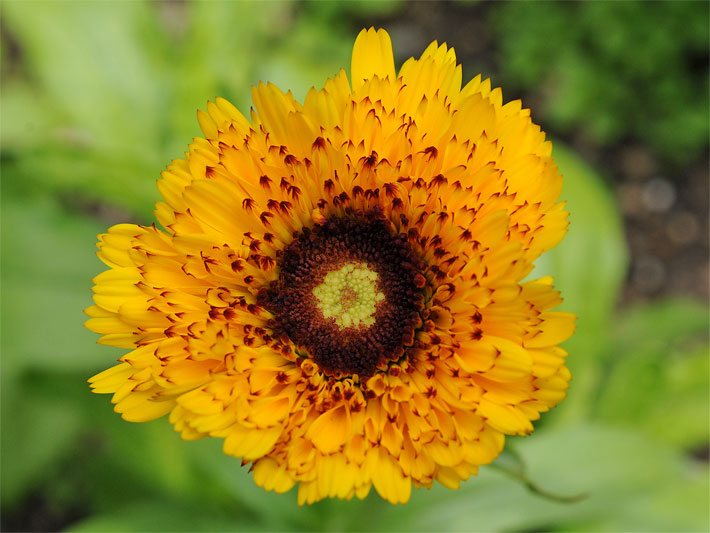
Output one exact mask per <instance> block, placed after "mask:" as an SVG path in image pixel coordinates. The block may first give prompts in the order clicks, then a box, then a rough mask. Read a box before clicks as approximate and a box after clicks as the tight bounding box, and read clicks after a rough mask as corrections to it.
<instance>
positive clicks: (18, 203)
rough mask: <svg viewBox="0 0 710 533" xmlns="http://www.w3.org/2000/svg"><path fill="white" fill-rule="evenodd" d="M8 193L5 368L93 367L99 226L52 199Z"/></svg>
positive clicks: (5, 202) (4, 242)
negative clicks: (91, 310) (89, 310)
mask: <svg viewBox="0 0 710 533" xmlns="http://www.w3.org/2000/svg"><path fill="white" fill-rule="evenodd" d="M5 177H6V178H7V179H10V180H12V179H19V178H18V177H14V176H10V175H9V174H8V175H6V176H5ZM3 193H4V194H3V196H2V224H3V239H2V256H3V269H2V286H3V299H2V316H3V320H2V324H1V325H0V327H1V330H2V339H1V341H0V342H1V345H2V353H3V364H4V365H5V367H17V368H25V367H30V366H33V367H40V368H44V369H50V368H51V369H75V370H76V369H79V370H86V369H87V368H91V367H92V366H93V364H94V363H93V362H94V361H95V357H96V353H97V349H96V344H95V343H96V336H95V335H94V334H93V333H90V332H89V331H88V330H86V329H85V328H84V326H83V323H84V320H85V319H86V317H85V316H84V315H83V312H82V311H83V309H84V308H85V307H87V306H88V305H90V303H91V291H90V289H91V278H92V277H94V276H95V275H96V274H97V273H98V272H99V271H100V270H101V266H100V263H99V261H98V259H97V258H96V257H95V254H94V251H95V246H94V243H95V241H96V234H97V233H98V232H99V231H101V230H102V226H101V224H99V223H97V222H96V221H94V220H91V219H89V218H88V217H84V216H77V215H72V214H70V213H69V212H67V211H66V210H65V209H63V208H62V207H60V206H59V205H57V203H56V202H55V201H53V200H50V199H40V198H37V197H31V196H30V197H28V196H24V197H23V196H20V195H19V194H17V195H16V193H13V192H12V191H8V188H7V186H5V187H4V188H3ZM9 228H12V231H7V229H9ZM108 351H110V350H107V351H105V352H104V353H108Z"/></svg>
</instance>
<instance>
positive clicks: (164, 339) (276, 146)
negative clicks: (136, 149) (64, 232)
mask: <svg viewBox="0 0 710 533" xmlns="http://www.w3.org/2000/svg"><path fill="white" fill-rule="evenodd" d="M253 99H254V106H255V111H254V112H253V113H252V116H251V120H248V119H247V118H245V117H244V116H243V115H242V114H241V113H240V112H239V111H238V110H237V109H236V108H235V107H234V106H233V105H232V104H230V103H229V102H227V101H226V100H223V99H221V98H218V99H217V100H216V102H214V103H212V102H210V103H209V104H208V106H207V112H202V111H200V112H198V120H199V122H200V125H201V127H202V131H203V132H204V135H205V137H204V138H201V139H196V140H195V141H194V142H193V144H191V145H190V150H189V152H188V153H187V156H186V158H185V159H183V160H177V161H174V162H173V163H172V164H171V165H170V166H169V167H168V169H167V170H166V171H165V172H163V174H162V176H161V179H160V181H159V182H158V186H159V189H160V192H161V194H162V197H163V199H162V201H161V202H159V203H158V204H157V206H156V216H157V218H158V221H159V222H160V224H161V225H162V227H163V228H164V229H158V228H156V227H155V226H150V227H143V226H136V225H132V224H122V225H118V226H114V227H113V228H111V229H110V230H109V232H108V233H107V234H105V235H101V236H100V237H99V250H100V251H99V256H100V257H101V259H102V260H103V261H104V262H105V263H106V264H107V265H108V266H109V270H107V271H106V272H104V273H102V274H100V275H99V276H97V277H96V279H95V280H94V281H95V283H96V285H95V288H94V293H95V294H94V301H95V305H93V306H92V307H90V308H89V309H88V310H87V313H88V315H89V316H90V317H91V318H90V320H89V321H88V322H87V326H88V327H89V328H90V329H91V330H93V331H95V332H97V333H100V334H102V337H101V342H102V343H104V344H109V345H112V346H118V347H121V348H125V349H127V350H130V352H128V353H127V354H126V355H124V356H123V357H122V358H121V362H120V364H118V365H117V366H114V367H113V368H110V369H108V370H106V371H104V372H102V373H100V374H98V375H97V376H94V377H93V378H92V379H91V380H90V381H91V385H92V388H93V390H94V391H95V392H98V393H111V394H113V403H115V409H116V411H117V412H119V413H121V415H122V416H123V417H124V418H125V419H126V420H130V421H136V422H142V421H146V420H152V419H154V418H157V417H160V416H163V415H166V414H169V415H170V422H171V423H172V424H173V425H174V426H175V428H176V430H177V431H179V432H180V433H181V435H182V437H183V438H185V439H197V438H201V437H205V436H212V437H219V438H223V439H224V452H225V453H227V454H229V455H234V456H236V457H240V458H241V459H242V460H243V461H245V462H249V463H252V465H253V466H252V470H253V474H254V480H255V481H256V483H257V484H258V485H260V486H262V487H264V488H265V489H267V490H275V491H277V492H283V491H287V490H289V489H290V488H292V487H293V486H294V485H295V484H298V500H299V502H301V503H311V502H315V501H317V500H319V499H321V498H325V497H337V498H351V497H353V496H357V497H358V498H364V497H365V496H366V495H367V494H368V492H369V491H370V489H371V487H372V486H374V487H375V489H376V490H377V492H378V493H379V494H380V495H381V496H382V497H383V498H385V499H386V500H388V501H390V502H392V503H403V502H406V501H407V500H408V499H409V497H410V492H411V487H412V485H415V486H426V487H428V486H431V484H432V483H433V482H434V480H438V481H439V482H440V483H442V484H443V485H445V486H447V487H452V488H455V487H458V485H459V483H460V482H461V481H462V480H465V479H467V478H468V477H469V476H471V475H472V474H475V473H476V472H477V470H478V467H479V465H483V464H486V463H490V462H491V461H493V459H495V458H496V456H497V455H498V454H499V453H500V452H501V450H502V449H503V445H504V440H505V435H525V434H528V433H530V432H532V430H533V426H532V421H534V420H537V419H538V418H539V416H540V413H541V412H544V411H547V410H548V409H550V408H551V407H553V406H554V405H555V404H557V403H558V402H559V401H560V400H561V399H562V398H563V397H564V395H565V390H566V389H567V383H568V381H569V379H570V373H569V371H568V370H567V368H566V367H565V357H566V355H567V354H566V352H565V351H564V350H563V349H562V348H560V347H559V346H558V345H559V344H560V343H561V342H562V341H564V340H565V339H566V338H568V337H569V336H570V334H571V333H572V331H573V327H574V325H573V322H574V317H573V316H572V315H570V314H567V313H561V312H555V311H551V309H552V308H554V307H555V306H556V305H558V304H559V303H560V301H561V299H560V296H559V294H558V293H557V292H556V291H555V290H554V289H553V288H552V280H551V279H550V278H543V279H538V280H532V281H523V280H524V279H525V278H526V276H527V275H528V274H529V273H530V271H531V269H532V266H533V262H534V260H535V259H536V258H537V257H538V256H539V255H540V254H541V253H543V252H544V251H546V250H548V249H550V248H551V247H553V246H554V245H555V244H557V242H558V241H559V240H560V239H561V238H562V237H563V235H564V233H565V230H566V227H567V213H566V212H565V210H564V207H563V205H562V204H561V203H559V202H558V196H559V194H560V189H561V185H562V179H561V177H560V175H559V173H558V171H557V168H556V167H555V165H554V163H553V161H552V159H551V151H552V146H551V144H550V142H549V141H546V140H545V135H544V133H542V132H541V130H540V128H539V127H538V126H536V125H534V124H533V123H532V121H531V120H530V113H529V111H528V110H525V109H522V107H521V104H520V102H519V101H514V102H510V103H508V104H505V105H503V102H502V95H501V91H500V89H494V90H491V88H490V83H489V81H488V80H485V81H482V80H481V78H480V76H479V77H476V78H474V79H473V80H472V81H470V82H469V83H468V84H467V85H466V86H464V87H463V88H462V87H461V67H460V66H458V65H457V64H456V59H455V56H454V51H453V50H452V49H449V48H447V47H446V45H441V46H439V45H438V44H437V43H436V42H434V43H432V44H431V45H430V46H429V47H428V48H427V49H426V50H425V51H424V53H423V54H422V56H421V58H419V59H409V60H408V61H406V62H405V63H404V65H403V66H402V67H401V69H400V70H399V72H397V71H395V67H394V60H393V55H392V47H391V43H390V38H389V36H388V35H387V33H386V32H384V31H383V30H378V31H375V30H373V29H370V30H367V31H362V32H361V33H360V35H359V36H358V38H357V40H356V41H355V46H354V49H353V58H352V70H351V79H350V80H348V77H347V75H346V74H345V72H344V71H341V72H340V73H339V74H338V75H336V76H335V77H334V78H332V79H329V80H327V81H326V83H325V86H324V88H323V89H321V90H315V89H312V90H311V91H310V92H309V93H308V95H307V97H306V99H305V102H304V103H302V104H301V103H299V102H297V101H295V100H294V99H293V98H292V96H291V95H290V93H283V92H281V91H280V90H279V89H278V88H276V87H275V86H273V85H270V84H268V85H262V84H260V85H259V86H258V87H256V88H255V89H254V91H253Z"/></svg>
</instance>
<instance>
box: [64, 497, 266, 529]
mask: <svg viewBox="0 0 710 533" xmlns="http://www.w3.org/2000/svg"><path fill="white" fill-rule="evenodd" d="M260 525H261V524H260V523H259V521H258V520H254V519H253V517H249V516H246V517H245V516H239V515H237V514H234V515H229V514H227V513H225V512H215V510H214V509H210V508H209V507H205V506H204V505H190V504H189V503H186V502H182V501H176V502H141V503H134V504H131V505H126V506H121V507H119V508H117V509H114V510H112V511H111V512H107V513H104V514H99V515H96V516H93V517H91V518H88V519H86V520H83V521H81V522H79V523H78V524H75V525H74V526H72V527H70V528H69V529H68V531H76V532H79V531H87V532H89V531H92V532H93V531H106V532H109V531H115V532H119V533H123V532H129V531H135V532H141V531H237V530H238V531H254V530H256V529H259V527H260Z"/></svg>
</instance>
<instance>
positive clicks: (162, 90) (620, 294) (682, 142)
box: [0, 0, 710, 531]
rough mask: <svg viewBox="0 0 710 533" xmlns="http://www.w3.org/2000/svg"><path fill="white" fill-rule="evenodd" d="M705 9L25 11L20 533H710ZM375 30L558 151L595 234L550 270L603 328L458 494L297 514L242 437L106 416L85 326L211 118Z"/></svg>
mask: <svg viewBox="0 0 710 533" xmlns="http://www.w3.org/2000/svg"><path fill="white" fill-rule="evenodd" d="M709 5H710V4H708V3H707V2H589V3H573V2H559V3H558V2H554V3H543V2H536V3H525V2H511V3H507V2H496V3H484V2H475V1H456V2H448V1H447V2H406V1H392V0H387V1H381V2H365V1H355V2H349V1H343V2H327V1H320V2H286V3H284V2H183V1H174V2H168V1H154V2H150V3H147V2H51V3H45V2H39V1H37V2H21V1H13V0H6V1H5V2H3V3H2V5H1V6H0V45H1V50H0V51H1V60H2V63H1V66H0V81H1V83H2V92H1V100H0V105H1V109H0V112H1V115H0V120H1V122H0V143H1V144H0V157H1V161H2V322H1V326H2V362H1V372H0V375H1V381H0V386H1V394H2V396H1V419H0V421H1V424H2V430H1V433H0V439H1V440H0V446H1V448H0V451H1V452H2V463H1V470H0V473H1V481H2V485H1V502H0V503H1V511H2V512H1V523H0V529H2V530H3V531H47V530H69V531H150V530H155V531H158V530H161V531H168V530H176V531H177V530H210V531H220V530H252V531H253V530H338V531H344V530H352V531H356V530H382V531H393V530H397V531H444V530H451V531H482V530H485V531H488V530H496V531H534V530H587V531H589V530H626V531H649V530H673V531H708V529H710V516H709V515H710V509H709V505H710V504H709V503H708V502H709V501H710V487H709V483H710V481H709V473H708V440H709V431H710V429H709V424H710V412H709V410H710V407H709V405H710V402H709V400H710V398H709V394H710V388H709V384H710V361H709V358H708V297H709V294H708V293H709V290H708V287H709V282H708V276H709V271H708V125H709V118H710V117H709V115H708V27H709V18H708V17H709V14H708V10H709ZM370 25H376V26H382V27H385V28H386V29H388V31H389V32H390V34H391V36H392V39H393V42H394V48H395V54H396V57H397V61H398V64H401V62H402V61H403V60H404V59H406V58H407V57H409V56H412V55H417V56H418V55H419V54H420V53H421V51H422V50H423V49H424V47H425V46H426V45H427V44H428V43H429V42H430V41H432V40H435V39H436V40H439V41H440V42H443V41H445V42H447V43H448V44H449V45H451V46H454V47H455V49H456V52H457V55H458V59H459V61H460V62H461V63H462V64H463V68H464V78H465V79H468V78H470V77H472V76H474V75H475V74H477V73H479V72H482V73H483V74H484V75H485V76H490V77H491V78H492V80H493V84H494V86H502V87H503V94H504V97H505V99H506V100H512V99H516V98H522V99H523V103H524V105H525V106H526V107H531V108H532V110H533V118H534V120H535V121H536V122H537V123H539V124H541V125H542V127H543V129H544V130H545V131H547V132H548V134H549V135H550V137H551V138H552V139H553V140H554V142H555V149H554V150H555V152H554V153H555V159H556V161H557V162H558V164H559V166H560V168H561V169H562V172H563V174H564V175H565V190H564V197H565V199H566V200H567V201H568V206H569V210H570V212H571V222H572V225H571V228H570V232H569V235H568V237H567V238H566V240H565V241H564V242H563V244H562V245H561V246H559V247H558V248H557V249H555V250H554V251H553V252H551V253H549V254H547V255H546V256H545V257H544V258H543V259H542V260H541V261H540V264H539V265H538V271H537V273H538V274H547V273H551V274H553V275H554V276H555V277H556V282H557V285H558V286H559V287H560V288H561V290H562V293H563V295H564V297H565V304H564V308H565V309H568V310H571V311H574V312H576V313H577V314H578V315H579V327H578V332H577V334H576V336H575V337H574V338H573V339H572V340H570V341H569V342H568V343H567V345H566V346H567V348H568V349H569V351H570V352H571V357H570V359H569V364H570V367H571V369H572V371H573V374H574V381H573V383H572V386H571V389H570V393H569V397H568V399H567V400H566V401H565V402H563V403H562V405H561V406H560V407H558V408H557V409H555V410H554V411H553V412H551V413H549V414H548V415H547V416H546V417H544V419H543V420H542V422H541V423H539V424H538V431H536V432H535V433H534V435H533V436H532V437H529V438H511V439H509V440H508V443H509V444H508V445H509V447H510V448H511V449H512V450H514V451H515V452H516V453H515V455H510V454H508V455H506V456H504V457H503V458H502V459H501V460H500V461H498V462H497V463H496V464H494V465H492V466H490V467H484V468H483V469H482V471H481V474H480V475H479V476H478V477H477V478H473V479H472V480H470V481H469V482H467V483H465V484H464V486H463V487H462V488H461V490H459V491H448V490H444V489H441V488H439V487H435V488H434V489H432V490H430V491H426V490H419V491H416V492H415V493H414V496H413V498H412V501H411V503H409V504H408V505H406V506H404V507H401V506H400V507H392V506H390V505H389V504H386V503H383V502H381V501H380V500H379V499H378V497H377V496H376V495H371V496H370V497H369V498H368V499H367V500H365V501H363V502H359V501H358V502H339V501H326V502H322V503H319V504H317V505H314V506H312V507H308V508H302V509H300V508H298V507H297V505H296V503H295V500H296V497H295V493H293V492H291V493H288V494H285V495H274V494H270V493H266V492H263V491H262V490H261V489H258V488H256V487H255V486H254V485H253V483H252V481H251V479H250V476H249V475H248V473H247V471H246V468H243V467H241V466H240V464H239V461H237V460H235V459H230V458H228V457H225V456H224V455H223V454H222V453H221V450H220V442H219V441H217V440H215V439H207V440H204V441H198V442H189V443H188V442H182V441H181V440H180V439H179V437H178V436H177V434H175V433H174V432H173V431H172V429H171V428H170V426H169V424H168V423H167V421H166V420H164V419H162V420H158V421H155V422H152V423H147V424H129V423H127V422H123V421H121V419H120V418H119V416H118V415H116V414H114V413H113V412H112V408H111V406H110V404H109V397H107V396H97V395H92V394H90V393H89V389H88V386H87V384H86V379H87V378H88V377H90V376H91V375H93V374H94V373H96V372H98V371H100V370H102V369H104V368H106V367H108V366H110V365H111V364H113V362H114V361H115V359H116V358H117V357H119V355H120V353H119V352H118V351H116V350H113V349H111V348H108V347H101V346H97V345H96V344H95V341H96V336H95V335H94V334H92V333H90V332H88V331H86V330H84V329H83V326H82V323H83V321H84V316H83V314H82V310H83V309H84V308H85V307H87V306H88V305H89V304H90V288H91V278H92V277H93V276H95V275H96V274H97V273H99V272H100V271H101V270H103V268H104V267H103V266H102V265H101V263H100V262H99V261H98V259H96V257H95V255H94V242H95V237H96V234H97V233H100V232H103V231H104V230H105V229H106V228H107V227H108V226H109V225H111V224H114V223H117V222H126V221H132V222H137V223H143V224H149V223H151V222H152V220H153V217H152V206H153V203H154V202H155V201H156V200H157V198H158V192H157V189H156V187H155V180H156V178H157V177H158V175H159V173H160V171H161V170H162V169H163V168H164V167H165V166H166V165H167V164H168V163H169V162H170V160H171V159H174V158H177V157H181V155H182V153H183V152H184V151H185V150H186V148H187V144H188V143H189V142H190V140H191V139H192V137H193V136H196V135H198V134H199V129H198V126H197V121H196V118H195V110H196V109H197V108H200V107H204V106H205V104H206V101H207V100H208V99H212V98H214V97H215V96H217V95H220V96H224V97H226V98H227V99H229V100H231V101H233V102H234V103H235V104H237V106H238V107H240V108H241V109H242V111H248V109H249V106H250V93H249V89H250V87H251V85H253V84H255V83H256V82H257V81H259V80H269V81H273V82H275V83H276V84H278V85H279V86H280V87H282V88H290V89H292V90H293V92H294V94H295V95H296V96H297V97H298V98H302V97H303V96H304V95H305V93H306V91H307V90H308V88H310V87H311V86H312V85H316V86H320V85H321V84H322V83H323V81H324V80H325V78H326V77H328V76H331V75H333V74H335V73H336V72H337V70H338V69H339V68H340V67H345V68H348V67H349V61H350V51H351V47H352V43H353V40H354V37H355V35H356V34H357V32H358V31H359V30H360V29H361V28H362V27H367V26H370ZM526 480H528V481H530V480H531V481H532V482H533V483H534V484H536V485H537V486H539V487H541V488H542V489H544V490H545V491H548V492H551V493H553V494H557V495H561V496H569V497H572V498H571V500H573V501H570V502H560V501H556V500H554V499H550V498H546V497H543V496H541V495H540V494H539V493H536V492H534V491H531V490H529V489H528V488H526ZM373 492H374V491H373ZM575 496H581V498H574V497H575Z"/></svg>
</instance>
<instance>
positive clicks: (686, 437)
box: [596, 300, 710, 448]
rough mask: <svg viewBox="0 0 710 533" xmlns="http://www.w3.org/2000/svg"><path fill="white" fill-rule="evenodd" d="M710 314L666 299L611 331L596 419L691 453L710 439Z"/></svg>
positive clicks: (637, 310) (635, 311) (637, 311)
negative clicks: (709, 393)
mask: <svg viewBox="0 0 710 533" xmlns="http://www.w3.org/2000/svg"><path fill="white" fill-rule="evenodd" d="M708 323H709V319H708V310H707V308H706V307H705V306H704V305H702V304H699V303H695V302H690V301H683V300H669V301H665V302H658V303H653V304H648V305H645V306H640V307H637V308H635V309H632V310H631V311H629V312H628V313H627V314H626V315H625V316H623V318H622V319H621V320H620V321H619V322H618V324H617V325H616V327H615V330H614V342H613V344H612V345H611V352H612V353H613V354H614V357H613V358H611V359H609V360H608V363H607V370H606V374H607V375H608V377H607V378H606V379H605V381H604V383H603V387H602V388H600V391H599V400H598V407H597V412H596V416H598V417H600V418H603V419H605V420H609V421H613V422H616V423H623V424H634V425H636V426H639V427H644V428H646V429H648V430H649V431H650V432H651V433H652V434H654V435H655V436H657V437H659V438H662V439H664V440H666V441H668V442H670V443H673V444H677V445H681V446H684V447H686V448H692V447H694V446H700V445H703V444H705V443H706V442H707V438H708V434H710V405H708V402H707V391H708V388H710V360H709V359H708V357H707V354H708V345H707V327H708Z"/></svg>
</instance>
